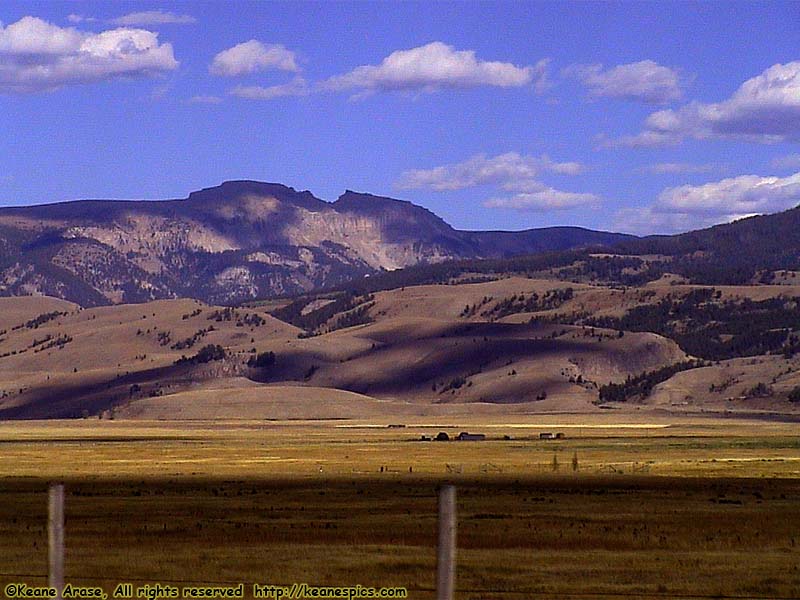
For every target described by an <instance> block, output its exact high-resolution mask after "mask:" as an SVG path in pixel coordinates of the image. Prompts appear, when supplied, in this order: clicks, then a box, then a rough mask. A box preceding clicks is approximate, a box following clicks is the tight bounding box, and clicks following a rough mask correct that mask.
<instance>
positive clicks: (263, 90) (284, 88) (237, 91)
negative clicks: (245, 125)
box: [228, 77, 310, 100]
mask: <svg viewBox="0 0 800 600" xmlns="http://www.w3.org/2000/svg"><path fill="white" fill-rule="evenodd" d="M228 93H229V94H230V95H231V96H238V97H239V98H246V99H248V100H272V99H274V98H282V97H286V96H307V95H308V94H309V93H310V90H309V87H308V83H306V80H305V79H303V78H302V77H295V78H294V79H293V80H292V81H290V82H289V83H283V84H280V85H271V86H267V87H262V86H258V85H251V86H244V85H238V86H236V87H235V88H233V89H232V90H231V91H230V92H228Z"/></svg>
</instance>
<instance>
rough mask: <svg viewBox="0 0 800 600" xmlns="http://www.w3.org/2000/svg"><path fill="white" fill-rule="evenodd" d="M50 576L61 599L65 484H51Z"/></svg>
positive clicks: (48, 531)
mask: <svg viewBox="0 0 800 600" xmlns="http://www.w3.org/2000/svg"><path fill="white" fill-rule="evenodd" d="M47 537H48V565H49V569H48V577H47V585H49V586H50V587H53V588H56V590H57V591H56V594H57V595H56V599H57V600H61V592H62V589H63V587H64V484H63V483H52V484H50V492H49V502H48V518H47Z"/></svg>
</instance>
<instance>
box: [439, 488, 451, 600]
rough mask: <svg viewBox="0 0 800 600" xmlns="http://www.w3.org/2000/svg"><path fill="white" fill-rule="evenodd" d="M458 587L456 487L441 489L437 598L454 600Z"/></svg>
mask: <svg viewBox="0 0 800 600" xmlns="http://www.w3.org/2000/svg"><path fill="white" fill-rule="evenodd" d="M455 587H456V487H455V486H454V485H443V486H442V487H441V488H440V489H439V549H438V554H437V561H436V598H437V600H453V597H454V594H455Z"/></svg>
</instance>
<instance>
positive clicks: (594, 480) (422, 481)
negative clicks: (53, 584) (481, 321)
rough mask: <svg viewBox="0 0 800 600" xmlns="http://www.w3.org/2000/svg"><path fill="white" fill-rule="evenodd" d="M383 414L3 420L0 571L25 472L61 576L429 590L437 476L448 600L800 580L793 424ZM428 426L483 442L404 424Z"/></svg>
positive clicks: (28, 562)
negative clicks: (448, 506) (56, 510)
mask: <svg viewBox="0 0 800 600" xmlns="http://www.w3.org/2000/svg"><path fill="white" fill-rule="evenodd" d="M389 422H390V421H388V420H387V419H386V418H375V419H361V420H332V421H322V422H321V421H316V422H313V421H281V422H264V421H239V422H233V421H213V422H212V421H189V422H184V423H182V424H176V423H172V422H158V421H113V422H108V421H90V420H86V421H72V422H65V421H52V422H16V423H2V424H0V447H2V450H3V451H2V454H0V476H2V478H1V479H0V573H3V574H9V573H12V574H13V573H18V574H22V575H25V576H26V577H24V578H23V580H25V581H27V582H28V583H31V584H35V583H40V584H41V583H43V579H41V577H42V576H43V575H44V573H45V569H46V530H45V521H46V494H45V490H46V484H47V481H49V480H53V479H61V480H65V481H66V483H67V491H68V497H67V548H68V550H67V578H68V580H70V581H73V582H75V583H83V584H87V585H88V584H94V585H100V584H102V585H105V586H106V587H107V588H109V589H110V588H112V587H113V585H114V584H115V583H116V582H117V581H126V580H137V582H138V584H144V583H146V582H151V583H152V582H155V581H162V582H165V581H168V580H175V581H192V582H197V583H203V582H238V581H244V582H247V583H255V582H259V583H292V582H295V581H297V582H308V583H311V584H315V585H355V584H362V585H397V586H406V587H408V588H409V589H411V590H412V593H411V595H410V597H412V598H432V597H434V595H433V593H432V590H433V587H434V573H435V540H436V490H437V487H438V485H439V484H440V483H442V482H443V481H450V482H454V483H455V484H456V485H457V486H458V490H459V492H458V510H459V555H458V564H459V568H458V585H459V588H460V590H461V591H460V592H459V595H458V597H459V598H475V599H477V598H509V599H510V598H519V597H545V598H553V597H570V594H579V595H580V594H583V595H584V596H580V597H600V598H601V597H603V594H604V593H612V594H625V595H626V597H641V598H653V597H669V598H680V597H682V596H690V595H697V594H699V595H714V596H720V595H737V596H743V597H746V598H776V597H785V598H792V597H797V596H798V594H800V570H799V569H798V567H797V565H798V564H800V442H798V439H797V436H796V426H795V425H793V424H787V423H778V422H775V423H771V422H760V423H759V422H742V421H725V420H713V419H684V420H677V421H676V420H674V419H667V418H663V417H658V416H656V415H654V414H647V415H644V414H642V415H630V416H628V417H626V418H624V419H623V421H622V422H620V421H619V417H618V416H616V415H609V414H601V415H596V416H592V417H586V416H585V415H584V416H581V415H572V416H570V415H560V416H551V417H546V416H535V417H534V416H528V417H525V416H518V417H515V418H513V419H509V418H508V417H507V416H506V417H503V416H500V415H496V416H487V417H472V418H469V417H463V416H462V417H453V419H452V420H451V421H449V422H448V421H443V420H442V418H441V417H438V418H435V419H426V418H425V417H419V416H417V417H410V418H409V419H408V420H407V422H405V423H404V424H405V425H406V426H405V427H404V428H400V429H396V428H395V429H389V428H388V427H387V425H388V423H389ZM440 430H444V431H448V432H450V433H451V434H453V433H457V432H458V431H460V430H467V431H478V432H484V433H486V434H487V435H488V437H489V439H488V440H487V441H485V442H449V443H441V442H420V441H413V440H414V439H415V438H417V437H419V435H422V434H425V435H431V434H435V433H436V432H438V431H440ZM541 431H563V432H565V433H566V438H565V439H563V440H559V441H540V440H539V439H538V433H539V432H541ZM504 435H509V436H513V438H514V439H512V440H504V439H502V437H503V436H504ZM576 454H577V457H578V460H579V468H578V471H577V472H573V470H572V466H571V460H572V458H573V456H575V455H576ZM554 456H555V457H556V459H557V462H558V464H559V468H558V471H555V472H554V471H553V470H552V469H553V457H554ZM409 467H410V468H411V472H409ZM36 577H39V579H36ZM13 579H14V578H12V577H9V576H8V575H0V583H2V584H5V583H7V582H8V581H11V580H13ZM17 579H18V578H17Z"/></svg>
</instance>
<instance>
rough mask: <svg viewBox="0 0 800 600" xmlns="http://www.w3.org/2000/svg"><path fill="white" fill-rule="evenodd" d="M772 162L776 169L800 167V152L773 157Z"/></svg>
mask: <svg viewBox="0 0 800 600" xmlns="http://www.w3.org/2000/svg"><path fill="white" fill-rule="evenodd" d="M770 164H771V165H772V166H773V167H775V168H776V169H800V154H787V155H786V156H779V157H777V158H773V159H772V161H770Z"/></svg>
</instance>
